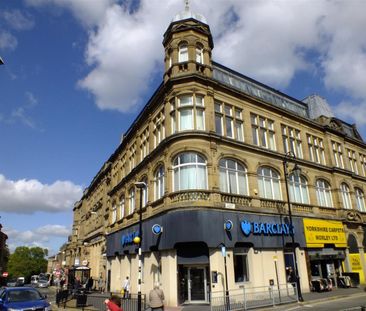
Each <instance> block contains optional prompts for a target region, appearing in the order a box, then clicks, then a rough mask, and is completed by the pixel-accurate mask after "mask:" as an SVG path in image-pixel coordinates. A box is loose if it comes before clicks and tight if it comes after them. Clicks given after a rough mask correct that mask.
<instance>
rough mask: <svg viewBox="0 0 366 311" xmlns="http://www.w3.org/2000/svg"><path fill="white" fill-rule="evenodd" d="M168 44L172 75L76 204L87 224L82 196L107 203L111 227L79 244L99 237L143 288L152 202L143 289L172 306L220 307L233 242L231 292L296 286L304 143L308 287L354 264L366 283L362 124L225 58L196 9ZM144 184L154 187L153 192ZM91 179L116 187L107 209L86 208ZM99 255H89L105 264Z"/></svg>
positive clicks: (303, 254) (177, 22)
mask: <svg viewBox="0 0 366 311" xmlns="http://www.w3.org/2000/svg"><path fill="white" fill-rule="evenodd" d="M163 45H164V48H165V55H164V63H165V72H164V78H163V82H162V83H161V85H160V86H159V87H158V89H157V90H156V91H155V93H154V94H153V95H152V97H151V99H150V100H149V102H148V103H147V104H146V106H145V107H144V109H143V110H142V112H141V113H140V114H139V115H138V117H137V119H136V120H135V122H134V123H133V124H132V125H131V127H130V129H129V130H128V132H127V133H126V134H125V135H124V137H123V140H122V141H121V143H120V145H119V146H118V148H117V149H116V150H115V152H114V153H113V154H112V155H111V156H110V158H109V159H108V161H106V163H105V165H104V166H103V168H102V170H101V171H100V172H99V173H98V175H97V177H96V178H95V179H94V180H93V182H92V185H91V187H89V189H88V190H87V191H86V194H85V196H84V197H83V198H82V199H81V202H78V203H77V204H76V207H75V211H77V212H78V214H77V223H75V221H74V229H75V230H76V229H77V228H78V227H80V226H83V225H84V224H83V222H82V221H80V219H84V218H83V217H84V216H83V215H81V214H82V213H83V212H80V211H81V210H80V208H79V207H80V206H85V208H84V209H83V211H84V213H86V214H87V213H89V214H88V215H89V216H88V217H93V215H92V216H90V213H91V212H93V214H95V213H99V214H97V215H96V217H97V219H102V220H103V230H102V229H100V228H99V229H95V233H93V232H92V231H93V230H90V229H89V230H87V229H84V232H89V233H88V236H84V237H83V236H81V235H80V234H79V235H77V237H75V240H73V244H72V245H78V246H77V248H79V250H76V251H75V250H72V249H70V253H72V254H75V253H78V254H89V253H90V252H89V253H88V252H84V248H85V247H90V245H86V246H85V243H84V242H85V241H86V242H88V241H89V242H90V241H92V239H93V237H94V239H95V237H98V240H97V241H98V243H99V244H98V245H99V246H98V247H99V248H98V249H101V250H104V249H105V250H106V253H105V255H106V259H105V260H106V263H105V266H104V268H105V272H103V273H105V275H106V278H107V288H108V289H109V290H111V291H120V290H121V287H122V282H123V280H124V279H125V277H126V276H129V277H130V279H131V293H137V285H138V284H137V283H138V282H137V280H138V256H137V246H136V245H135V244H134V243H133V238H134V237H135V236H137V235H139V212H140V206H141V207H142V209H141V212H142V218H143V220H142V293H145V294H148V292H149V290H150V289H152V288H153V284H154V282H156V281H159V282H160V283H161V284H162V288H163V290H164V293H165V296H166V304H167V305H169V306H177V305H180V304H182V303H197V302H201V303H202V302H207V303H209V302H210V297H211V296H212V294H213V293H215V292H221V293H222V292H223V291H224V290H225V265H224V258H223V254H222V251H223V250H222V246H223V245H224V246H225V251H226V268H227V282H228V289H229V291H234V290H239V289H242V288H243V287H246V288H251V287H261V286H266V287H267V288H268V285H269V284H270V282H271V281H273V282H274V284H277V282H278V283H280V284H285V283H286V267H290V266H292V267H294V256H293V249H294V247H293V246H294V245H293V244H292V242H291V241H292V240H291V237H290V226H289V218H288V203H287V192H286V184H285V175H284V174H285V172H284V166H283V161H284V160H285V157H286V154H287V153H288V152H292V153H293V154H294V155H296V162H297V164H298V165H299V166H300V167H301V169H302V171H301V175H300V176H295V175H294V174H292V173H291V168H292V166H293V163H292V162H291V161H290V162H288V164H289V171H290V173H289V175H288V187H289V195H290V198H291V202H292V205H291V207H292V215H293V228H294V240H295V247H296V255H297V261H298V270H299V275H300V282H301V287H302V290H303V291H305V292H306V291H309V290H310V284H311V281H314V280H316V279H318V278H322V277H331V278H334V282H335V285H336V274H337V273H342V272H343V273H344V272H358V273H359V275H360V278H361V281H364V273H365V272H366V261H365V255H364V249H365V246H366V243H365V238H364V231H365V219H366V208H365V202H364V193H365V191H366V150H365V143H364V142H363V140H362V138H361V137H360V135H359V133H358V132H357V129H356V127H355V126H354V125H350V124H347V123H346V122H343V121H342V120H339V119H337V118H334V117H333V116H332V115H331V112H330V111H329V109H328V106H327V104H326V102H325V100H324V99H322V98H321V97H319V96H315V95H312V96H309V97H308V98H306V99H305V100H303V101H299V100H297V99H295V98H292V97H290V96H288V95H286V94H283V93H281V92H279V91H276V90H274V89H272V88H270V87H268V86H266V85H263V84H261V83H260V82H257V81H255V80H253V79H251V78H248V77H246V76H244V75H242V74H240V73H238V72H235V71H233V70H231V69H229V68H226V67H224V66H223V65H221V64H218V63H216V62H214V61H213V60H212V50H213V48H214V43H213V39H212V35H211V32H210V28H209V26H208V25H207V23H206V20H205V18H204V17H203V16H201V15H198V14H195V13H192V12H191V11H190V10H189V9H188V8H186V10H185V11H183V12H182V13H180V14H178V15H177V16H176V17H175V18H174V19H173V21H172V22H171V24H170V25H169V27H168V29H167V30H166V32H165V34H164V40H163ZM244 53H245V51H244ZM100 176H102V177H100ZM135 182H144V183H145V184H146V185H147V187H146V188H143V189H142V190H141V191H142V193H141V198H142V201H140V189H138V188H136V187H135V185H134V183H135ZM96 184H98V185H96ZM90 189H104V190H103V191H102V192H100V193H101V196H100V200H99V201H98V202H100V204H99V205H95V204H94V205H88V203H87V200H88V197H89V196H92V195H93V194H92V193H93V190H90ZM95 191H97V190H95ZM84 201H85V202H84ZM96 207H97V209H98V210H97V211H96V209H95V208H96ZM88 208H89V210H88ZM80 213H81V214H80ZM101 226H102V225H101ZM159 228H160V229H162V232H160V233H159V232H157V231H158V230H156V229H159ZM154 229H155V232H154ZM79 232H81V231H79ZM101 243H102V244H101ZM103 243H105V244H103ZM73 247H74V246H73ZM77 248H75V249H77ZM98 254H99V253H98ZM98 254H94V256H90V257H88V258H80V261H81V260H83V259H84V260H85V259H87V260H89V261H90V263H92V262H93V260H98V265H100V264H99V262H101V260H103V259H100V258H99V257H98V256H99V255H98ZM97 255H98V256H97ZM96 258H99V259H96ZM71 261H73V260H72V259H71ZM94 265H96V264H94ZM101 267H103V265H101ZM92 270H93V269H92ZM99 272H101V270H100V269H99V270H98V273H99ZM91 273H92V274H93V271H91ZM276 273H277V274H278V279H277V277H276Z"/></svg>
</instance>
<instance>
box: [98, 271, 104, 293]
mask: <svg viewBox="0 0 366 311" xmlns="http://www.w3.org/2000/svg"><path fill="white" fill-rule="evenodd" d="M98 290H99V291H100V292H101V293H103V291H104V280H103V277H102V275H100V277H99V280H98Z"/></svg>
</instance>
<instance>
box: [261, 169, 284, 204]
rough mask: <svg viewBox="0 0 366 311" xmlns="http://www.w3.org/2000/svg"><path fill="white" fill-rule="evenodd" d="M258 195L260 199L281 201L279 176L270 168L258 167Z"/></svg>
mask: <svg viewBox="0 0 366 311" xmlns="http://www.w3.org/2000/svg"><path fill="white" fill-rule="evenodd" d="M257 174H258V187H259V195H260V197H261V198H265V199H271V200H281V190H280V176H279V174H278V173H277V172H276V171H275V170H274V169H272V168H270V167H266V166H264V167H260V168H258V171H257Z"/></svg>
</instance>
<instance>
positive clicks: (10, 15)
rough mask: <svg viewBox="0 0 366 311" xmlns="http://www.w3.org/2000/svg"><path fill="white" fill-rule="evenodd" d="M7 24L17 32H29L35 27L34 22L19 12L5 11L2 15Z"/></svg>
mask: <svg viewBox="0 0 366 311" xmlns="http://www.w3.org/2000/svg"><path fill="white" fill-rule="evenodd" d="M0 16H2V18H3V19H4V20H5V21H6V23H7V24H8V25H9V26H10V27H11V28H13V29H15V30H29V29H32V28H33V27H34V20H33V19H32V17H30V16H29V15H28V14H26V13H22V12H21V11H19V10H10V11H4V12H2V14H1V15H0Z"/></svg>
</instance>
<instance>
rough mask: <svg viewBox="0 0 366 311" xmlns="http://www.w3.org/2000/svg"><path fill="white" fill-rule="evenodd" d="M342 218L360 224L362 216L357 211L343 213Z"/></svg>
mask: <svg viewBox="0 0 366 311" xmlns="http://www.w3.org/2000/svg"><path fill="white" fill-rule="evenodd" d="M344 218H345V219H346V220H347V221H350V222H362V216H361V214H360V213H359V212H357V211H345V212H344Z"/></svg>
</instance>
